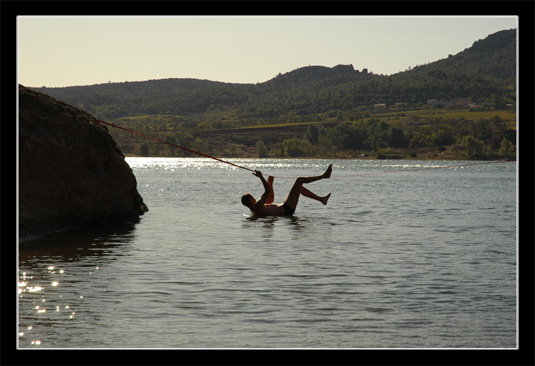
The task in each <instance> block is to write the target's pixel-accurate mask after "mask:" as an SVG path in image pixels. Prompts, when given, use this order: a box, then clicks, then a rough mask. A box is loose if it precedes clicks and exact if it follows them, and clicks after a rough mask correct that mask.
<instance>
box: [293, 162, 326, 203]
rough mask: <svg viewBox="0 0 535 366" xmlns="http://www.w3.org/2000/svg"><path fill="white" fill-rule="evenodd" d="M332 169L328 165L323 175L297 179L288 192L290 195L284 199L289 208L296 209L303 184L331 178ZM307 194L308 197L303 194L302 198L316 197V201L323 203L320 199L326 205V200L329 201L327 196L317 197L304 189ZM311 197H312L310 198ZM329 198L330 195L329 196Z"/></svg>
mask: <svg viewBox="0 0 535 366" xmlns="http://www.w3.org/2000/svg"><path fill="white" fill-rule="evenodd" d="M332 170H333V168H332V164H331V165H329V167H328V168H327V170H326V171H325V173H323V174H322V175H318V176H314V177H299V178H297V179H296V180H295V183H294V185H293V187H292V189H291V190H290V193H289V194H288V198H286V201H285V203H286V204H287V205H288V206H290V207H291V208H296V207H297V203H298V202H299V196H300V195H301V193H302V189H303V184H305V183H312V182H315V181H317V180H320V179H324V178H330V177H331V172H332ZM305 190H306V192H307V194H309V195H308V196H307V195H306V194H304V196H306V197H310V198H314V197H317V198H318V199H317V200H318V201H320V202H323V201H322V199H325V203H324V204H326V203H327V200H328V199H329V197H328V196H325V197H319V196H316V195H315V194H313V193H312V192H310V191H309V190H307V189H306V188H305ZM312 195H313V196H314V197H312ZM329 196H330V194H329Z"/></svg>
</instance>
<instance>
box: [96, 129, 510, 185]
mask: <svg viewBox="0 0 535 366" xmlns="http://www.w3.org/2000/svg"><path fill="white" fill-rule="evenodd" d="M97 121H98V122H100V123H103V124H105V125H108V126H112V127H115V128H119V129H121V130H124V131H128V132H131V133H135V134H136V135H139V136H142V137H146V138H148V139H151V140H154V141H158V142H161V143H164V144H167V145H171V146H174V147H178V148H179V149H182V150H185V151H189V152H190V153H193V154H197V155H200V156H204V157H206V158H210V159H214V160H217V161H219V162H221V163H225V164H229V165H232V166H235V167H236V168H240V169H245V170H248V171H250V172H254V170H253V169H250V168H247V167H244V166H241V165H238V164H234V163H231V162H229V161H225V160H222V159H219V158H216V157H215V156H211V155H207V154H203V153H201V152H198V151H195V150H192V149H188V148H187V147H183V146H179V145H175V144H172V143H170V142H167V141H164V140H160V139H157V138H155V137H150V136H147V135H144V134H142V133H140V132H137V131H133V130H129V129H128V128H124V127H121V126H117V125H114V124H113V123H109V122H104V121H101V120H99V119H97ZM505 162H507V161H506V160H499V161H489V162H484V163H469V164H459V165H446V166H435V167H424V168H411V169H401V170H392V171H388V172H372V173H358V174H349V175H342V176H335V177H332V178H347V177H361V176H365V175H377V174H389V173H400V172H412V171H416V170H430V169H444V168H457V167H464V166H472V165H484V164H498V163H505ZM264 175H265V174H264ZM274 178H289V179H295V178H298V177H274Z"/></svg>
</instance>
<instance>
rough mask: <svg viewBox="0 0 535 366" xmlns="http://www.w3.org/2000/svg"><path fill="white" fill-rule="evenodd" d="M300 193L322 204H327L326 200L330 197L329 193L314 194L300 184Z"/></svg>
mask: <svg viewBox="0 0 535 366" xmlns="http://www.w3.org/2000/svg"><path fill="white" fill-rule="evenodd" d="M301 194H302V195H303V196H305V197H308V198H312V199H314V200H316V201H320V202H321V203H323V204H324V205H326V204H327V201H329V198H330V197H331V194H330V193H329V194H328V195H326V196H324V197H320V196H318V195H316V194H315V193H314V192H311V191H309V190H308V189H306V188H305V187H303V186H301Z"/></svg>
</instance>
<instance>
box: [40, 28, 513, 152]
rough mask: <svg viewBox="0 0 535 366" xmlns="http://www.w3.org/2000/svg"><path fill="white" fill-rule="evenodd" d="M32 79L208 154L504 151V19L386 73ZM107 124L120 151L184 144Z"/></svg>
mask: <svg viewBox="0 0 535 366" xmlns="http://www.w3.org/2000/svg"><path fill="white" fill-rule="evenodd" d="M36 89H37V90H39V91H41V92H43V93H47V94H49V95H51V96H54V97H56V98H58V99H60V100H63V101H66V102H68V103H70V104H72V105H74V106H77V107H80V108H82V109H84V110H86V111H88V112H90V113H92V114H93V115H95V117H97V118H98V119H101V120H104V121H107V122H111V123H115V124H117V125H120V126H124V127H126V128H130V129H132V130H135V131H139V132H142V133H144V134H147V135H150V136H153V137H157V138H159V139H164V140H167V141H169V142H171V143H175V144H178V145H180V146H184V147H188V148H191V149H194V150H197V151H201V152H203V153H208V154H213V155H217V156H226V157H245V156H260V157H265V156H288V157H297V156H299V157H362V155H363V154H368V156H373V157H378V158H381V157H383V158H384V157H386V158H401V157H403V158H406V157H413V158H430V157H444V158H471V159H481V158H495V157H509V158H513V157H514V155H515V153H514V152H515V149H514V145H515V144H516V113H515V108H514V107H515V101H516V30H514V29H513V30H505V31H501V32H497V33H495V34H492V35H490V36H488V37H487V38H486V39H483V40H478V41H476V42H474V44H473V45H472V47H470V48H468V49H466V50H464V51H462V52H460V53H458V54H457V55H450V56H449V57H448V58H446V59H443V60H439V61H436V62H433V63H430V64H427V65H417V66H415V67H414V68H411V69H410V70H406V71H405V72H401V73H398V74H394V75H390V76H386V75H376V74H373V72H371V71H368V70H367V69H366V68H362V69H360V70H357V69H355V68H354V67H353V65H338V66H335V67H332V68H328V67H323V66H307V67H302V68H299V69H297V70H293V71H290V72H288V73H285V74H279V75H277V76H275V77H274V78H273V79H271V80H268V81H266V82H263V83H257V84H232V83H222V82H214V81H208V80H197V79H163V80H148V81H142V82H124V83H108V84H100V85H91V86H76V87H67V88H36ZM110 129H111V130H110V132H111V133H112V134H113V136H114V137H115V139H116V140H117V142H118V145H119V147H120V148H121V150H122V151H123V152H124V153H125V154H137V155H151V156H155V155H158V156H183V155H184V154H185V152H183V151H182V150H180V149H176V148H172V147H170V146H169V145H165V144H158V143H156V142H151V141H150V140H147V141H145V140H144V139H143V138H141V137H139V136H137V135H134V134H129V133H128V132H126V131H121V130H118V129H113V128H110Z"/></svg>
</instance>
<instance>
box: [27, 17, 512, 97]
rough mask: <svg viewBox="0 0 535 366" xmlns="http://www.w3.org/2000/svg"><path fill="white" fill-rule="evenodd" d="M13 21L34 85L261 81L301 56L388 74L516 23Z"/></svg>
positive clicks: (305, 61) (297, 63) (303, 62)
mask: <svg viewBox="0 0 535 366" xmlns="http://www.w3.org/2000/svg"><path fill="white" fill-rule="evenodd" d="M17 21H18V48H17V50H18V81H19V83H20V84H22V85H25V86H30V87H41V86H47V87H63V86H73V85H92V84H102V83H107V82H124V81H144V80H150V79H167V78H194V79H207V80H213V81H223V82H230V83H259V82H264V81H267V80H269V79H272V78H273V77H275V76H276V75H277V74H278V73H282V74H284V73H286V72H289V71H292V70H295V69H297V68H300V67H303V66H309V65H320V66H327V67H333V66H336V65H339V64H346V65H347V64H352V65H353V67H354V68H355V69H358V70H362V69H364V68H367V69H368V71H371V72H373V73H374V74H385V75H391V74H395V73H397V72H400V71H405V70H406V69H407V68H409V67H411V68H412V67H414V66H416V65H422V64H426V63H430V62H434V61H437V60H440V59H443V58H446V57H448V55H449V54H452V55H454V54H457V53H459V52H461V51H463V50H464V49H466V48H468V47H470V46H472V44H473V43H474V42H475V41H477V40H479V39H483V38H486V37H487V36H488V35H489V34H492V33H495V32H498V31H500V30H505V29H512V28H518V23H517V21H518V19H517V17H515V16H498V17H488V16H486V17H472V16H463V17H459V16H455V17H453V16H452V17H447V16H439V17H424V16H418V17H370V16H366V17H355V16H342V17H327V16H325V17H304V16H295V17H290V16H285V17H280V16H276V17H275V16H254V17H252V16H251V17H244V16H241V17H228V16H226V17H222V16H212V17H208V16H203V17H189V16H188V17H168V16H165V17H149V16H146V17H102V16H83V17H67V16H60V17H40V16H36V17H31V16H20V17H18V18H17ZM520 32H521V30H520V31H519V34H521V33H520Z"/></svg>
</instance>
